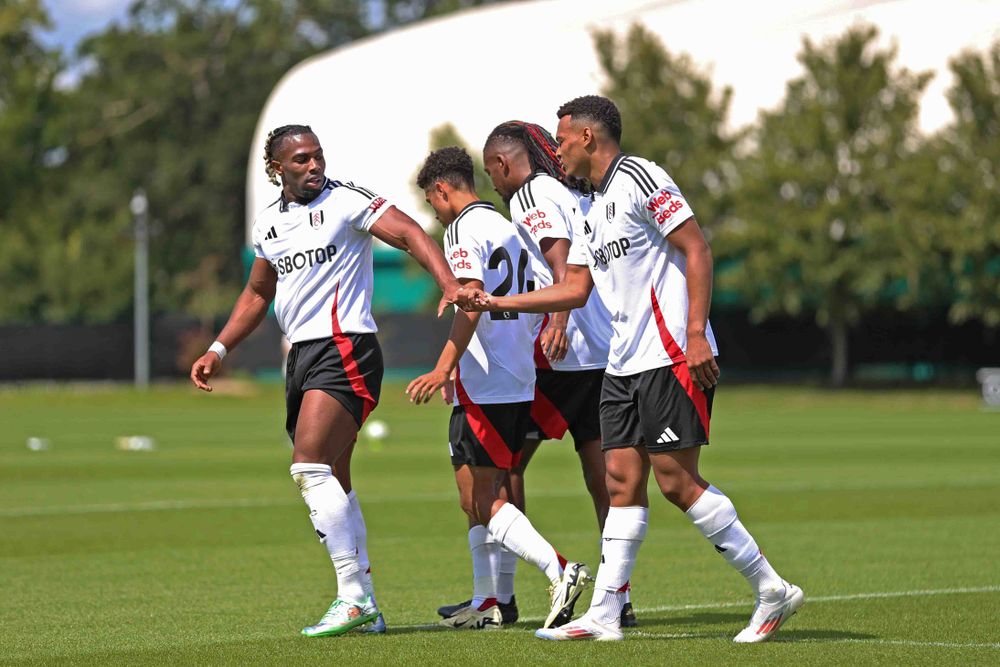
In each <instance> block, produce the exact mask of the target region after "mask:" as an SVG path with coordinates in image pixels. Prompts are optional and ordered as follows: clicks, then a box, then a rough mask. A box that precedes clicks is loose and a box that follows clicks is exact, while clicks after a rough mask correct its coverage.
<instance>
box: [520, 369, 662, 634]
mask: <svg viewBox="0 0 1000 667" xmlns="http://www.w3.org/2000/svg"><path fill="white" fill-rule="evenodd" d="M600 416H601V432H602V438H603V441H604V443H605V444H604V461H605V470H606V473H605V484H606V487H607V491H608V496H609V502H610V507H609V509H608V515H607V519H606V520H605V523H604V528H603V530H602V540H601V565H600V567H599V568H598V570H597V576H596V577H595V579H594V596H593V598H592V599H591V603H590V608H589V609H588V610H587V612H586V613H585V614H584V615H583V616H582V617H581V618H580V619H578V620H576V621H573V622H571V623H569V624H567V625H565V626H563V627H562V628H557V629H556V630H554V631H539V632H538V633H536V636H538V637H540V638H542V639H555V640H572V639H592V640H617V639H622V637H623V635H622V633H621V629H620V624H621V613H622V608H623V607H624V605H625V594H626V591H627V590H628V582H629V580H630V579H631V576H632V569H633V568H634V566H635V560H636V558H637V556H638V552H639V547H640V546H641V545H642V541H643V539H644V538H645V534H646V523H647V519H648V507H649V499H648V497H647V494H646V482H647V480H648V479H649V459H648V457H647V456H646V452H645V449H644V448H643V446H642V444H643V438H642V431H641V428H640V422H639V417H638V414H637V411H636V389H635V379H634V376H630V377H624V378H621V377H614V376H606V377H605V378H604V383H603V389H602V397H601V404H600Z"/></svg>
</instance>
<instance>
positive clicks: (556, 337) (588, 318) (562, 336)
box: [438, 121, 635, 626]
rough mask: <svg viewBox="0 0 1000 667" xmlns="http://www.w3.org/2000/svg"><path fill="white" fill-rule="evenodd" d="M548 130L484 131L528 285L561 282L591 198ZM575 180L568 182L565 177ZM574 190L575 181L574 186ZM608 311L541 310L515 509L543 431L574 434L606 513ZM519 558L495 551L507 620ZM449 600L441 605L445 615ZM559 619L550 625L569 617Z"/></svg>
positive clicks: (628, 608) (625, 612)
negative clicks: (524, 254)
mask: <svg viewBox="0 0 1000 667" xmlns="http://www.w3.org/2000/svg"><path fill="white" fill-rule="evenodd" d="M556 149H557V146H556V144H555V140H554V139H553V138H552V136H551V135H550V134H549V133H548V132H546V131H545V129H544V128H542V127H540V126H538V125H535V124H533V123H525V122H522V121H509V122H506V123H501V124H500V125H498V126H497V127H496V128H494V129H493V131H492V132H491V133H490V134H489V136H488V137H487V138H486V142H485V144H484V146H483V164H484V166H485V169H486V173H487V174H488V175H489V177H490V179H491V180H492V182H493V186H494V188H495V189H496V191H497V192H498V193H499V194H500V195H501V196H502V197H503V198H504V200H505V201H506V202H507V203H508V206H509V207H510V212H511V221H512V222H513V223H514V227H515V228H516V229H517V231H518V233H519V235H520V237H521V242H522V243H523V244H524V246H525V248H527V249H528V254H529V256H530V258H531V269H532V272H533V274H534V285H535V287H547V286H549V285H551V284H553V283H557V282H560V281H562V280H563V278H564V276H565V273H566V259H567V257H568V255H569V248H570V242H571V240H572V233H573V232H572V227H573V220H574V219H576V218H582V216H583V214H584V211H585V209H587V208H589V206H590V197H589V195H588V194H583V193H582V192H581V191H580V190H586V191H589V190H590V189H591V188H590V187H589V183H588V182H587V181H585V180H583V179H573V178H572V177H568V176H567V175H566V172H565V170H564V169H563V167H562V164H561V163H560V161H559V158H558V157H557V156H556ZM571 181H572V182H571ZM574 188H575V189H574ZM610 339H611V314H610V313H609V312H608V310H607V308H605V306H604V303H603V302H602V301H601V298H600V296H599V295H598V294H597V293H596V292H594V293H592V294H591V296H590V298H589V299H588V300H587V304H586V305H585V306H584V307H583V308H578V309H576V310H573V311H570V312H566V311H562V312H556V313H546V315H545V319H544V320H543V322H542V324H541V331H540V332H539V335H538V337H537V338H536V340H535V397H534V400H533V401H532V404H531V426H530V428H529V431H528V436H527V440H525V443H524V447H523V449H522V450H521V458H520V461H519V463H518V464H517V465H515V466H514V467H513V468H511V471H510V484H509V486H508V493H509V494H510V495H509V497H510V500H511V502H513V503H514V504H515V505H516V506H517V508H518V509H520V510H521V511H522V512H526V511H527V510H526V509H525V491H524V472H525V469H526V468H527V465H528V463H529V462H530V460H531V457H532V455H533V454H534V452H535V451H536V450H537V449H538V446H539V443H540V442H541V441H542V440H544V439H555V440H559V439H562V437H563V436H564V435H565V434H566V433H567V431H568V432H569V433H571V434H572V436H573V443H574V446H575V449H576V452H577V454H578V456H579V458H580V464H581V467H582V469H583V478H584V483H585V484H586V487H587V490H588V491H589V493H590V496H591V499H592V501H593V504H594V510H595V513H596V515H597V524H598V530H603V529H604V519H605V517H606V516H607V513H608V505H609V499H608V489H607V485H606V483H605V480H604V477H605V471H604V454H603V452H602V451H601V425H600V419H599V416H598V415H599V407H600V400H601V383H602V381H603V378H604V369H605V368H606V367H607V365H608V345H609V341H610ZM516 563H517V558H516V556H514V555H513V554H510V553H509V552H507V551H506V550H504V551H502V552H501V560H500V576H499V579H498V583H497V586H498V590H497V599H498V601H499V603H500V609H501V612H503V613H504V616H505V619H506V617H507V616H508V615H510V616H516V614H517V607H516V603H515V600H514V573H515V565H516ZM452 611H453V606H446V607H442V608H441V609H439V610H438V613H439V614H441V615H442V616H447V615H448V614H449V613H451V612H452ZM571 615H572V610H567V615H566V618H563V619H559V620H558V621H557V623H556V624H557V625H562V623H565V622H566V621H568V620H569V618H570V616H571ZM622 624H623V625H628V626H634V625H635V615H634V613H633V611H632V605H631V604H630V603H628V602H627V603H626V604H625V607H624V608H623V609H622Z"/></svg>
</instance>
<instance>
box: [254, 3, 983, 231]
mask: <svg viewBox="0 0 1000 667" xmlns="http://www.w3.org/2000/svg"><path fill="white" fill-rule="evenodd" d="M861 21H863V22H867V23H872V24H875V25H877V26H878V27H879V28H880V30H881V33H882V36H881V38H882V40H883V42H884V43H885V44H890V43H895V44H896V45H897V46H898V48H899V58H898V64H900V65H903V66H905V67H907V68H910V69H913V70H920V71H923V70H932V71H934V72H935V73H936V76H935V77H934V79H933V81H932V82H931V84H930V85H929V86H928V89H927V91H926V93H925V95H924V99H923V100H922V105H921V112H920V124H921V127H922V128H923V129H924V130H925V131H932V130H934V129H936V128H938V127H940V126H941V125H943V124H945V123H947V122H948V120H949V118H950V110H949V107H948V104H947V101H946V100H945V97H944V91H945V90H946V89H947V87H948V86H949V85H950V83H951V75H950V73H949V71H948V68H947V63H948V59H949V58H950V57H952V56H954V55H955V54H957V53H958V52H960V51H961V50H962V49H965V48H975V49H980V50H981V49H985V48H986V47H987V46H988V45H989V44H990V43H991V42H992V41H993V40H994V39H996V38H998V37H1000V2H998V1H997V0H951V1H950V2H948V3H946V4H945V3H941V2H940V1H936V2H932V1H931V0H881V1H876V0H853V1H851V0H765V1H764V2H738V1H737V0H660V1H658V2H657V1H655V0H614V1H609V0H538V1H535V2H511V3H502V4H497V5H491V6H488V7H483V8H476V9H470V10H466V11H462V12H458V13H455V14H451V15H449V16H447V17H445V18H442V19H436V20H430V21H425V22H421V23H419V24H416V25H413V26H411V27H407V28H403V29H400V30H394V31H390V32H387V33H384V34H382V35H379V36H377V37H373V38H369V39H365V40H361V41H358V42H354V43H352V44H350V45H348V46H345V47H342V48H338V49H335V50H332V51H329V52H327V53H324V54H322V55H319V56H315V57H313V58H310V59H309V60H306V61H304V62H302V63H300V64H299V65H297V66H296V67H294V68H292V69H291V70H290V71H289V72H288V73H287V74H286V75H285V76H284V78H282V80H281V81H280V82H279V83H278V85H277V86H276V87H275V89H274V91H273V92H272V93H271V96H270V98H269V99H268V101H267V103H266V104H265V106H264V108H263V110H262V111H261V115H260V120H259V121H258V123H257V129H256V132H255V133H254V138H253V144H252V146H251V148H250V157H249V160H248V163H249V164H248V173H247V211H248V220H247V231H248V234H249V227H250V224H251V223H252V221H253V217H254V216H255V215H256V213H257V212H259V211H260V210H261V209H263V208H264V207H266V206H267V205H268V204H269V203H271V202H272V201H274V200H275V199H276V198H277V196H278V190H277V188H275V187H274V186H273V185H271V184H270V183H269V182H268V181H267V178H266V176H265V174H264V169H263V160H262V156H263V152H264V140H265V138H266V136H267V133H268V131H269V130H270V129H272V128H274V127H277V126H279V125H284V124H287V123H303V124H307V125H311V126H312V127H313V129H314V130H315V131H316V133H317V134H318V136H319V137H320V140H321V141H322V143H323V147H324V149H325V152H326V156H327V172H328V174H329V175H330V176H331V177H333V178H338V179H341V180H353V181H355V182H357V183H359V184H361V185H363V186H364V187H366V188H368V189H370V190H374V191H376V192H378V193H379V194H382V195H383V196H385V197H387V198H389V199H390V200H391V201H392V202H394V203H395V204H396V205H397V206H399V207H400V208H401V209H403V210H404V211H406V212H407V213H409V214H410V215H412V216H413V217H414V218H416V219H417V220H418V221H419V222H420V223H421V224H423V225H425V226H429V225H430V224H432V223H433V219H432V216H431V215H430V213H429V209H427V208H426V206H425V204H424V202H423V200H422V197H421V196H419V195H418V193H417V192H416V189H415V187H414V185H413V180H414V177H415V175H416V172H417V170H418V169H419V166H420V164H421V163H422V161H423V158H424V157H425V156H426V154H427V151H428V136H429V133H430V131H431V130H432V129H434V128H436V127H438V126H440V125H443V124H445V123H451V124H452V125H454V126H455V128H456V129H457V130H458V132H459V134H460V135H461V136H462V138H463V139H464V140H465V141H466V143H467V144H468V145H469V146H470V147H471V148H472V149H474V150H479V149H480V148H481V146H482V142H483V140H484V139H485V137H486V135H487V134H488V133H489V131H490V130H491V129H492V128H493V127H494V126H496V125H497V124H498V123H500V122H503V121H505V120H510V119H514V118H517V119H522V120H529V121H533V122H537V123H540V124H543V125H545V126H546V127H549V128H554V127H555V123H556V117H555V111H556V109H557V108H558V107H559V106H560V105H561V104H562V103H563V102H565V101H567V100H569V99H571V98H573V97H576V96H578V95H584V94H590V93H598V92H600V89H601V85H602V80H601V72H600V67H599V65H598V63H597V58H596V56H595V53H594V47H593V40H592V37H591V32H592V31H593V30H594V29H607V28H611V29H613V30H615V31H616V32H618V33H619V34H622V33H624V32H625V31H627V30H628V28H629V26H630V25H631V24H632V23H635V22H641V23H642V24H643V25H645V26H646V27H647V28H648V29H650V30H651V31H652V32H654V33H656V34H657V35H659V36H660V38H661V39H662V40H663V43H664V44H665V45H666V47H667V48H668V49H669V50H671V51H672V52H686V53H688V54H690V55H691V56H692V57H693V58H694V60H695V61H696V62H697V63H699V64H700V65H702V66H704V67H708V68H711V71H712V72H713V75H714V79H715V82H716V84H717V85H719V86H722V85H730V86H732V87H733V100H732V107H731V121H732V123H733V124H734V126H741V125H745V124H747V123H750V122H752V121H753V120H754V118H755V117H756V114H757V112H758V110H760V109H766V108H769V107H773V106H774V105H776V104H777V103H778V102H779V101H780V100H781V98H782V96H783V94H784V88H785V82H786V81H788V80H789V79H790V78H792V77H794V76H796V75H798V74H799V73H800V72H801V68H800V66H799V63H798V61H797V60H796V58H795V56H796V54H797V53H798V52H799V51H800V50H801V45H802V37H803V36H804V35H808V36H809V37H810V38H811V39H813V40H814V41H820V40H824V39H828V38H831V37H835V36H837V35H839V34H841V33H842V32H844V31H845V30H846V29H847V28H848V27H850V26H851V25H852V24H854V23H857V22H861ZM625 132H626V133H627V132H628V128H625ZM483 187H488V185H487V184H483Z"/></svg>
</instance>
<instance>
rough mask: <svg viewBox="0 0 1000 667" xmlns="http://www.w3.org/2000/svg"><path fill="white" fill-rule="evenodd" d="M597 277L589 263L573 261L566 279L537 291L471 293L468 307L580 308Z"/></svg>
mask: <svg viewBox="0 0 1000 667" xmlns="http://www.w3.org/2000/svg"><path fill="white" fill-rule="evenodd" d="M592 289H594V279H593V277H592V276H591V275H590V269H589V268H587V267H586V266H579V265H577V264H569V265H567V267H566V280H564V281H563V282H561V283H558V284H556V285H550V286H548V287H545V288H543V289H540V290H535V291H534V292H526V293H525V294H517V295H514V296H493V295H492V294H487V293H486V292H484V291H483V290H481V289H479V290H473V291H471V292H469V294H468V304H469V307H468V310H491V311H504V310H513V311H517V312H519V313H550V312H552V311H555V310H572V309H573V308H580V307H581V306H583V305H584V304H586V303H587V299H589V298H590V291H591V290H592Z"/></svg>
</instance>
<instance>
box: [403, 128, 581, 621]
mask: <svg viewBox="0 0 1000 667" xmlns="http://www.w3.org/2000/svg"><path fill="white" fill-rule="evenodd" d="M417 186H418V187H420V189H421V190H423V191H424V194H425V197H426V199H427V202H428V203H429V204H430V205H431V207H432V208H433V209H434V212H435V213H436V214H437V219H438V220H439V221H440V222H441V224H442V225H444V226H445V228H446V232H445V250H444V254H445V257H446V258H447V259H448V261H449V262H450V263H451V270H452V271H453V272H454V274H455V276H456V277H457V278H458V279H459V281H461V282H462V283H463V284H464V285H466V286H469V287H474V288H477V289H485V290H489V292H490V293H491V294H497V295H500V294H520V293H522V292H524V291H525V288H526V287H527V281H528V280H530V279H531V273H530V270H529V267H528V252H527V251H526V250H525V249H524V247H523V246H522V245H521V242H520V240H519V238H518V236H517V232H516V231H515V230H514V227H513V226H512V225H511V224H510V222H509V221H508V220H507V219H506V218H504V217H503V216H502V215H500V214H499V213H498V212H497V211H496V209H495V208H493V206H492V205H491V204H489V203H487V202H484V201H481V200H480V199H479V197H478V196H477V194H476V188H475V180H474V176H473V167H472V158H471V157H469V154H468V153H466V152H465V151H464V150H463V149H461V148H457V147H450V148H442V149H441V150H438V151H434V152H432V153H431V154H430V155H429V156H428V157H427V160H426V161H425V162H424V164H423V166H422V168H421V169H420V173H419V174H418V175H417ZM536 320H537V318H535V317H530V316H522V315H518V314H517V313H504V312H495V313H490V314H489V315H485V316H481V315H480V313H466V312H464V311H461V310H456V312H455V319H454V321H453V322H452V327H451V333H450V334H449V336H448V340H447V342H446V343H445V345H444V349H443V350H442V351H441V355H440V357H439V359H438V362H437V365H436V366H435V368H434V370H432V371H431V372H430V373H426V374H424V375H421V376H420V377H418V378H416V379H415V380H413V381H412V382H411V383H410V384H409V386H408V387H407V388H406V392H407V394H409V396H410V400H411V401H413V402H414V403H416V404H421V403H426V402H427V401H428V400H430V399H431V397H432V396H433V395H434V394H435V393H436V392H437V391H438V390H439V389H441V388H442V387H443V386H444V385H445V384H446V383H447V382H448V380H449V379H450V378H451V376H452V371H455V391H454V408H453V409H452V415H451V423H450V425H449V429H448V440H449V442H448V446H449V448H450V450H451V463H452V466H453V467H454V470H455V481H456V482H457V484H458V492H459V502H460V504H461V506H462V509H463V510H464V511H465V513H466V514H467V515H468V517H469V549H470V551H471V552H472V559H473V572H474V580H473V598H472V600H471V601H470V603H469V605H468V606H466V607H463V608H461V609H459V610H457V611H455V613H454V614H452V615H451V616H449V617H448V618H445V619H444V620H443V621H441V624H442V625H444V626H446V627H451V628H469V629H483V628H491V627H498V626H500V625H502V623H503V616H502V614H501V612H500V609H499V606H498V605H497V600H496V585H495V576H496V575H495V572H496V564H497V560H498V556H499V549H500V547H501V546H503V547H505V548H506V549H507V550H508V551H511V552H513V553H515V554H517V555H518V556H520V557H521V558H523V559H525V560H526V561H528V562H529V563H531V564H533V565H535V566H536V567H538V569H539V570H541V571H542V573H543V574H544V575H545V576H546V577H548V579H549V581H550V582H551V584H552V586H551V588H550V607H551V608H550V610H549V614H548V616H547V617H546V619H545V622H544V623H543V625H542V627H544V628H548V627H550V626H551V625H552V624H553V622H555V620H556V619H557V618H558V617H559V616H560V615H561V614H562V615H564V614H565V610H566V609H567V608H571V607H572V605H573V604H574V603H575V602H576V599H577V598H578V597H579V596H580V593H582V592H583V589H584V588H585V586H586V584H587V581H588V579H589V574H590V573H589V571H588V570H587V568H586V566H585V565H583V564H582V563H573V562H567V561H566V559H565V558H563V557H562V556H561V555H560V554H559V553H558V552H557V551H556V550H555V549H554V548H553V547H552V545H551V544H549V543H548V542H547V541H546V540H545V538H543V537H542V536H541V535H540V534H539V533H538V531H536V530H535V528H534V527H533V526H532V525H531V522H530V521H529V520H528V518H527V517H526V516H524V514H523V513H522V512H521V511H520V510H518V509H517V507H516V506H515V505H514V504H512V503H509V502H506V500H504V499H502V498H501V497H500V495H499V485H500V484H501V483H502V481H503V478H504V475H505V472H506V471H508V470H510V468H511V467H512V466H513V465H515V464H516V463H517V459H518V456H519V455H520V450H521V446H522V444H523V442H524V436H525V432H526V431H527V427H528V420H529V411H530V402H531V399H532V397H533V395H534V385H535V368H534V363H533V360H532V340H533V338H534V331H535V327H536Z"/></svg>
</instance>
